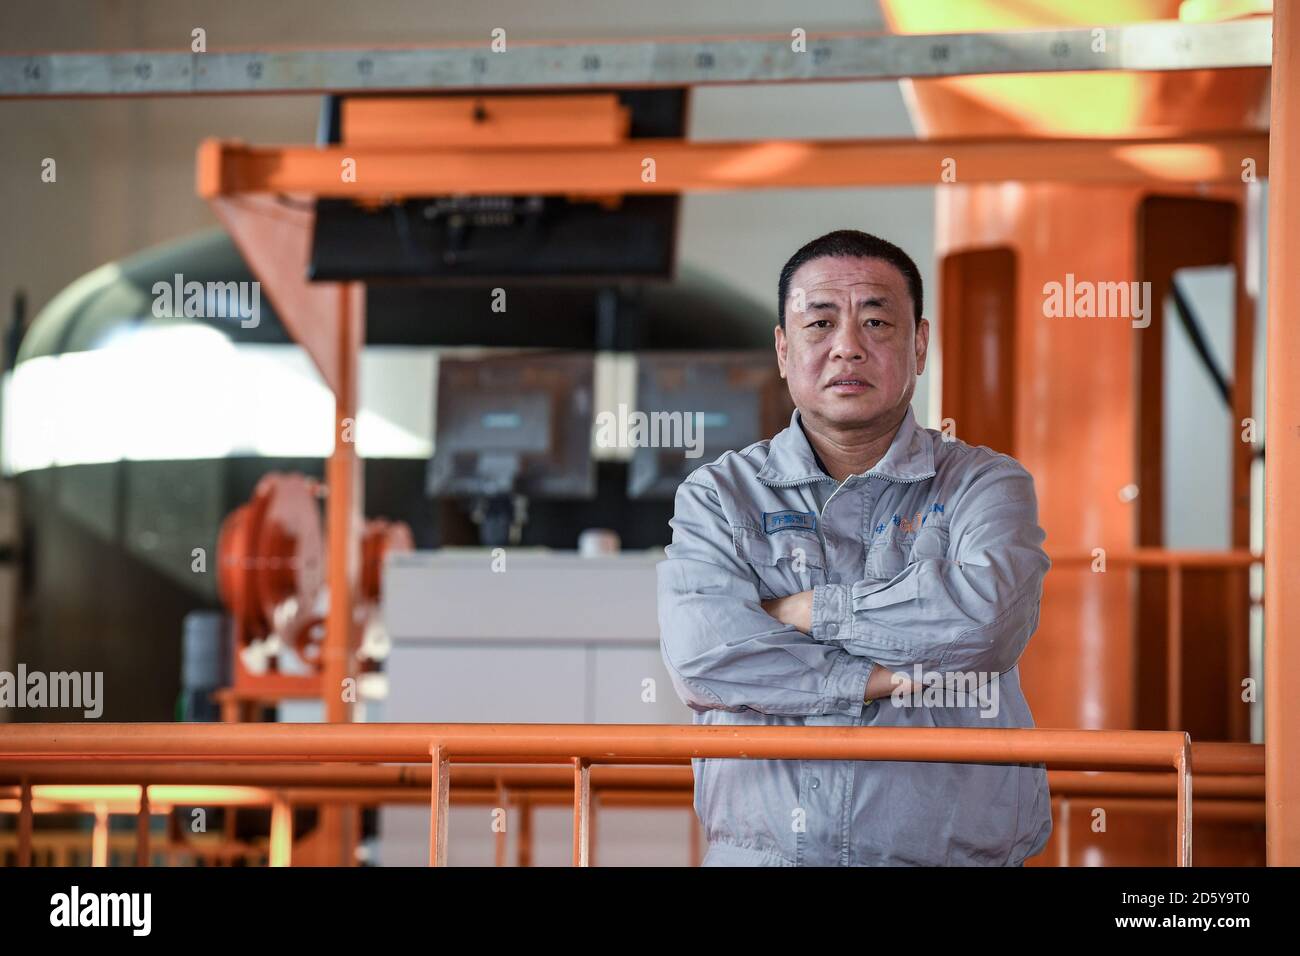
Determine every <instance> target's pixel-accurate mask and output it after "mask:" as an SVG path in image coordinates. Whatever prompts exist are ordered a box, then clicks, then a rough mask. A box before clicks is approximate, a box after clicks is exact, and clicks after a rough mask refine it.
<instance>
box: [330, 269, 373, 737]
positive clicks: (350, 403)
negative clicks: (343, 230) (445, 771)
mask: <svg viewBox="0 0 1300 956" xmlns="http://www.w3.org/2000/svg"><path fill="white" fill-rule="evenodd" d="M338 316H339V322H338V387H337V388H336V389H335V393H334V453H333V454H332V455H331V456H330V460H329V464H328V466H327V468H326V477H327V480H328V487H329V497H328V501H327V508H326V525H325V527H326V537H327V541H328V545H329V565H328V578H327V581H328V585H329V593H330V604H329V613H328V615H327V616H326V618H325V643H324V646H323V648H322V650H321V658H322V674H321V682H322V688H321V689H322V694H323V696H324V698H325V720H326V721H327V722H329V723H343V722H346V721H349V720H351V719H352V705H351V703H350V702H349V700H347V699H345V697H344V694H343V682H344V680H345V679H346V678H349V677H351V676H352V651H353V647H352V645H353V632H354V631H355V629H356V625H355V621H354V614H355V611H354V609H355V603H356V592H357V582H358V580H359V572H360V542H361V498H362V485H361V467H360V458H359V457H358V455H357V443H356V437H357V435H356V432H357V398H358V395H357V390H358V378H359V370H360V362H361V345H362V341H363V339H364V335H365V321H366V301H365V286H364V285H362V284H361V283H358V282H353V283H347V284H344V285H341V286H340V287H339V302H338ZM353 690H355V688H353ZM349 696H354V695H349Z"/></svg>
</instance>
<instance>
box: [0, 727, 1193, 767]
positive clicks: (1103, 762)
mask: <svg viewBox="0 0 1300 956" xmlns="http://www.w3.org/2000/svg"><path fill="white" fill-rule="evenodd" d="M1185 740H1186V735H1185V734H1182V733H1179V732H1176V731H1137V730H1058V729H1048V728H1035V729H1002V728H999V729H985V728H946V727H944V728H940V727H907V728H892V727H746V728H744V729H740V728H737V727H731V726H708V725H699V726H694V725H689V724H686V725H676V724H663V725H655V724H649V725H647V724H399V723H391V724H340V725H331V724H158V723H128V724H106V723H100V724H35V723H34V724H17V725H14V726H12V727H10V728H8V729H6V731H5V733H4V735H3V737H0V759H3V758H21V759H24V760H36V759H50V760H99V761H102V760H114V761H118V760H121V761H130V760H133V759H134V760H164V761H166V760H175V759H177V758H186V759H188V760H191V761H196V762H201V761H220V760H226V761H229V760H232V759H240V760H250V761H259V762H261V761H275V760H280V761H289V762H301V763H328V762H343V763H346V762H361V761H393V762H398V761H406V762H415V761H425V760H428V759H429V754H430V753H431V750H430V748H431V747H432V746H434V745H437V746H439V747H441V748H442V751H443V753H444V755H445V756H447V757H456V758H457V760H458V761H459V760H460V759H462V758H464V759H475V758H477V759H479V760H484V761H488V760H491V761H499V762H503V763H506V762H511V763H513V762H520V763H530V762H532V763H536V762H544V761H541V760H539V758H549V759H550V760H552V761H556V762H563V763H568V762H570V761H571V760H572V759H573V758H574V757H575V756H576V757H586V758H588V759H589V760H593V761H595V760H599V761H601V762H602V763H604V762H609V761H612V760H619V759H623V760H635V761H639V762H659V761H661V760H664V759H665V758H672V759H680V758H692V757H730V758H736V757H753V758H769V759H794V760H916V761H932V762H954V761H956V762H975V763H1025V762H1035V763H1036V762H1047V763H1050V764H1051V765H1052V766H1054V767H1056V768H1059V769H1082V770H1098V769H1115V770H1119V769H1126V770H1136V769H1156V768H1170V767H1173V766H1175V764H1176V762H1177V760H1178V759H1179V757H1180V755H1181V753H1182V749H1183V746H1184V742H1185Z"/></svg>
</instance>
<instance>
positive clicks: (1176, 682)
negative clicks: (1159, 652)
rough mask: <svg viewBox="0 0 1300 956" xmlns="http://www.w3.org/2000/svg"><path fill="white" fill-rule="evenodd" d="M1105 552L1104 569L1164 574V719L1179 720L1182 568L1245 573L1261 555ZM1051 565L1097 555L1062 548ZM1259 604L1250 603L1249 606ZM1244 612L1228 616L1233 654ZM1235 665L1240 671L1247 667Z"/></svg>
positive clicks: (1078, 563)
mask: <svg viewBox="0 0 1300 956" xmlns="http://www.w3.org/2000/svg"><path fill="white" fill-rule="evenodd" d="M1104 550H1105V562H1106V567H1107V568H1109V567H1110V566H1112V565H1113V566H1114V567H1116V568H1159V569H1163V570H1164V571H1165V572H1166V573H1167V574H1168V585H1167V587H1166V588H1165V628H1166V632H1165V680H1166V683H1167V687H1168V703H1167V704H1166V715H1165V721H1166V724H1167V726H1169V727H1178V726H1181V725H1182V723H1183V694H1182V689H1183V680H1182V678H1183V572H1184V571H1185V570H1188V569H1191V570H1221V571H1224V572H1225V573H1231V572H1236V573H1239V574H1244V573H1247V572H1248V571H1249V569H1250V568H1252V567H1253V566H1255V565H1257V564H1258V565H1260V566H1261V567H1262V566H1263V564H1264V556H1263V555H1262V554H1257V553H1255V552H1253V551H1250V550H1248V549H1246V548H1232V549H1227V550H1223V551H1189V550H1174V549H1170V548H1131V549H1128V550H1123V551H1112V550H1110V549H1104ZM1051 559H1052V565H1053V567H1054V568H1055V567H1066V568H1075V569H1078V568H1081V567H1087V566H1089V565H1091V564H1092V563H1093V562H1094V561H1096V560H1098V556H1097V555H1096V554H1094V553H1093V552H1091V551H1066V552H1060V553H1053V554H1052V555H1051ZM1259 603H1262V602H1258V601H1252V606H1254V605H1257V604H1259ZM1243 619H1244V614H1240V615H1239V614H1233V615H1232V616H1231V624H1230V626H1231V629H1232V630H1231V632H1230V634H1229V640H1230V643H1231V648H1230V649H1231V650H1232V651H1233V652H1234V653H1236V652H1237V651H1238V649H1240V648H1242V647H1244V646H1245V641H1244V640H1243V637H1242V630H1241V629H1242V626H1243ZM1243 664H1244V662H1239V663H1238V668H1237V669H1238V671H1239V672H1240V673H1246V672H1248V670H1249V668H1248V667H1245V666H1242V665H1243Z"/></svg>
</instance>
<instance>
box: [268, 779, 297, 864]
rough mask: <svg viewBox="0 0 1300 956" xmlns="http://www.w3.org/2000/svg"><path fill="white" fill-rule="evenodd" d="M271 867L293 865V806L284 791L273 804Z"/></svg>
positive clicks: (276, 795)
mask: <svg viewBox="0 0 1300 956" xmlns="http://www.w3.org/2000/svg"><path fill="white" fill-rule="evenodd" d="M268 863H269V864H270V865H271V866H292V865H293V805H292V804H290V803H289V799H288V797H286V796H285V794H284V792H283V791H276V794H275V798H274V800H273V801H272V803H271V846H270V860H269V861H268Z"/></svg>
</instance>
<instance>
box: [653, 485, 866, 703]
mask: <svg viewBox="0 0 1300 956" xmlns="http://www.w3.org/2000/svg"><path fill="white" fill-rule="evenodd" d="M674 510H675V514H674V516H673V518H672V520H671V522H669V524H670V527H671V528H672V531H673V539H672V543H671V544H670V545H668V548H667V559H666V560H664V561H661V562H660V563H659V564H658V566H657V572H658V585H659V595H658V597H659V632H660V649H661V652H662V654H663V659H664V664H665V666H666V667H667V668H668V673H669V675H670V676H671V678H672V681H673V686H674V687H675V689H676V690H677V694H678V696H679V697H681V699H682V701H683V702H684V703H685V704H686V705H687V706H688V707H690V708H691V709H692V710H695V711H705V710H711V709H721V710H728V711H741V710H746V709H748V710H755V711H759V712H761V713H764V714H776V715H785V716H807V715H813V714H848V715H851V716H855V717H856V716H858V715H859V714H861V712H862V705H863V696H864V695H865V693H866V686H867V678H868V677H869V676H870V674H871V669H872V667H873V666H874V664H873V662H872V661H870V660H867V659H865V658H863V657H860V656H856V655H854V654H850V653H849V652H847V651H846V650H844V649H843V648H840V647H833V646H831V645H829V644H825V643H822V642H820V641H817V640H814V639H813V638H812V637H811V636H810V635H808V634H805V633H804V632H802V631H800V630H798V629H796V628H794V627H788V626H786V625H784V624H782V623H780V622H779V621H777V620H776V619H775V618H774V617H772V616H771V615H769V614H768V613H767V612H766V611H764V610H763V608H762V606H761V605H760V604H759V596H758V582H757V577H756V575H755V573H754V571H753V569H752V568H751V567H750V566H749V564H748V563H747V562H746V561H744V560H743V559H741V558H740V556H739V555H737V553H736V550H735V547H734V546H733V544H732V537H731V524H730V522H729V521H728V520H727V518H726V515H725V514H724V513H723V510H722V507H721V505H720V503H719V500H718V494H717V490H716V488H715V487H714V486H713V484H712V483H711V482H710V481H709V479H708V478H707V477H701V476H698V474H697V475H692V476H691V477H689V478H687V479H686V481H684V482H683V483H682V484H681V485H680V486H679V487H678V489H677V499H676V507H675V509H674Z"/></svg>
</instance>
